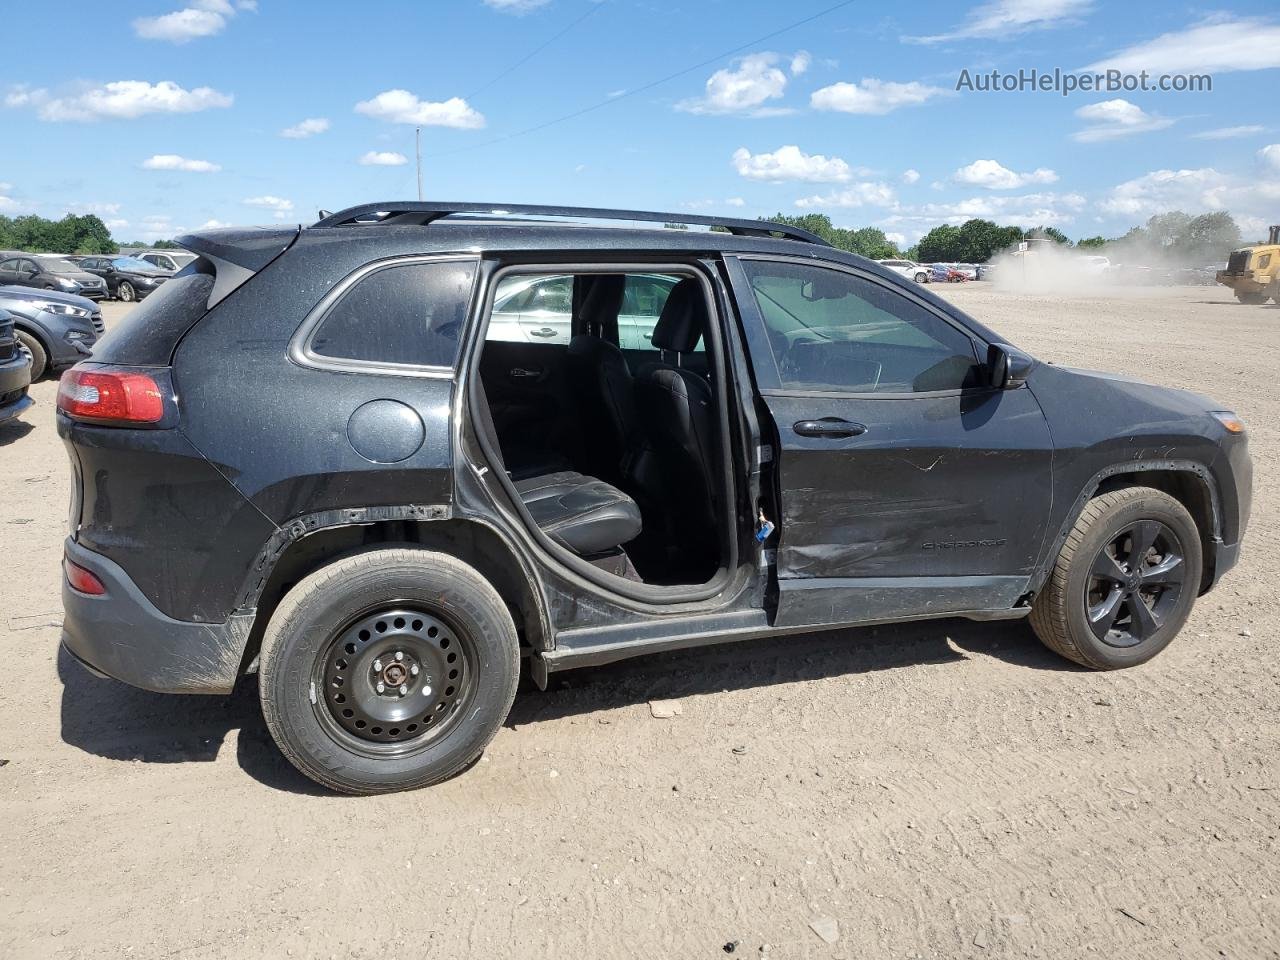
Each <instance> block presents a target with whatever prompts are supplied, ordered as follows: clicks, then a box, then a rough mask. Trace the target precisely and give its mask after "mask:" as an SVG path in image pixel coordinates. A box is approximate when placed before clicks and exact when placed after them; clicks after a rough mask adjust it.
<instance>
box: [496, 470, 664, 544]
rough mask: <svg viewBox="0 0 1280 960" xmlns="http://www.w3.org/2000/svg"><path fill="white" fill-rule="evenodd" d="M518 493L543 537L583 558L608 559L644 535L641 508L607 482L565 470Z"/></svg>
mask: <svg viewBox="0 0 1280 960" xmlns="http://www.w3.org/2000/svg"><path fill="white" fill-rule="evenodd" d="M515 487H516V492H517V493H519V494H520V499H521V501H523V503H524V505H525V508H526V509H527V510H528V511H529V515H530V516H532V517H533V520H534V522H535V523H536V524H537V525H538V526H539V528H541V530H542V532H543V533H545V534H546V535H547V536H549V537H550V538H551V539H552V540H554V541H555V542H556V543H558V544H560V545H561V546H562V547H566V548H568V549H569V550H572V551H573V552H574V553H576V554H578V556H580V557H591V556H596V555H599V554H604V553H608V552H609V551H612V550H615V549H616V548H618V547H620V546H622V545H623V544H624V543H626V542H627V541H629V540H634V539H635V538H636V537H637V536H638V535H639V534H640V528H641V520H640V508H639V507H637V506H636V504H635V501H634V500H632V499H631V498H630V497H628V496H627V495H626V494H625V493H623V492H622V491H621V490H619V489H618V488H617V487H613V486H610V485H609V484H607V483H605V482H604V481H603V480H597V479H595V478H594V477H588V476H584V475H583V474H581V473H574V472H573V471H570V470H563V471H560V472H558V473H549V474H546V475H545V476H541V477H529V478H528V479H526V480H517V481H515Z"/></svg>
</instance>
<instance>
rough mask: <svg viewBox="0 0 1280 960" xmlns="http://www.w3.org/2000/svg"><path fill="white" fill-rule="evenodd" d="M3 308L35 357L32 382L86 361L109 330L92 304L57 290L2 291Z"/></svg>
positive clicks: (28, 288) (32, 362) (95, 306)
mask: <svg viewBox="0 0 1280 960" xmlns="http://www.w3.org/2000/svg"><path fill="white" fill-rule="evenodd" d="M0 308H3V309H5V310H7V311H8V312H9V313H10V314H12V315H13V322H14V326H15V328H16V333H17V337H18V340H19V341H20V342H21V343H22V346H23V348H24V349H26V351H27V352H28V353H29V354H30V355H31V379H32V381H33V382H34V381H36V380H39V379H40V378H41V377H43V376H45V375H46V374H56V373H59V372H61V371H63V370H65V369H66V368H67V367H69V366H71V365H72V364H74V363H77V362H79V361H80V360H83V359H85V358H86V357H88V356H89V354H90V353H92V351H93V346H94V344H95V343H97V342H98V337H100V336H101V335H102V332H103V330H104V329H105V327H104V325H103V322H102V310H101V308H100V307H99V306H98V305H97V304H96V303H94V302H93V301H92V300H88V299H86V298H85V297H80V296H76V295H75V294H70V293H58V292H56V291H54V290H35V289H32V288H30V287H0Z"/></svg>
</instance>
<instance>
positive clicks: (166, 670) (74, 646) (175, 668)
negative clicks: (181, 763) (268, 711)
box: [62, 540, 253, 694]
mask: <svg viewBox="0 0 1280 960" xmlns="http://www.w3.org/2000/svg"><path fill="white" fill-rule="evenodd" d="M66 556H67V559H69V560H71V561H72V562H73V563H76V564H78V565H79V566H81V567H84V568H85V569H86V570H89V571H90V572H91V573H93V574H94V575H95V576H96V577H97V578H98V579H99V580H101V581H102V583H103V585H104V586H105V587H106V589H107V592H106V594H105V595H103V596H90V595H88V594H84V593H80V592H79V591H78V590H73V589H72V588H71V586H70V585H69V584H68V583H67V581H66V578H65V577H64V578H63V581H62V607H63V612H64V616H63V623H62V645H63V646H64V647H66V648H67V651H68V652H69V653H70V654H71V655H72V656H73V657H75V658H76V659H77V660H79V661H81V662H82V663H83V664H85V665H86V666H87V667H88V668H89V669H90V670H91V671H92V672H94V673H98V674H101V675H103V676H107V677H111V678H113V679H115V680H120V681H122V682H124V683H127V684H130V685H131V686H135V687H141V688H142V689H143V690H153V691H155V692H157V693H213V694H223V693H230V692H231V689H232V687H234V686H235V682H236V677H237V675H238V674H239V672H240V661H241V657H242V655H243V653H244V648H245V641H246V640H247V639H248V636H249V628H250V627H251V626H252V623H253V618H252V617H251V616H247V615H242V616H233V617H231V618H229V619H228V620H226V621H225V622H223V623H191V622H189V621H185V620H174V619H172V618H170V617H167V616H165V615H164V614H163V613H161V612H160V611H159V610H157V609H156V607H155V606H154V605H153V604H152V603H151V601H150V600H148V599H147V598H146V597H145V596H144V595H143V593H142V591H141V590H139V589H138V587H137V586H136V585H135V584H134V582H133V581H132V580H131V579H130V577H129V575H128V574H127V573H125V571H124V570H123V569H122V568H121V567H120V566H119V565H118V564H116V563H113V562H112V561H111V560H109V559H107V558H106V557H104V556H102V555H101V554H98V553H94V552H92V551H90V550H86V549H85V548H84V547H81V546H80V545H78V544H77V543H75V542H74V541H72V540H68V541H67V542H66Z"/></svg>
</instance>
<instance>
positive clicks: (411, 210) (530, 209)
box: [312, 200, 831, 247]
mask: <svg viewBox="0 0 1280 960" xmlns="http://www.w3.org/2000/svg"><path fill="white" fill-rule="evenodd" d="M321 212H322V213H323V211H321ZM455 213H466V214H486V215H494V216H517V217H574V218H579V219H583V220H634V221H637V222H640V223H687V224H691V225H694V226H704V227H720V228H721V229H723V230H727V231H728V232H729V233H731V234H734V235H735V236H739V237H781V238H783V239H786V240H800V241H803V242H805V243H817V244H821V245H822V246H824V247H829V246H831V244H829V243H827V241H826V240H823V239H822V238H821V237H819V236H818V235H817V234H815V233H810V232H809V231H808V230H801V229H800V228H799V227H791V226H788V225H786V224H784V223H774V222H773V221H772V220H735V219H733V218H731V217H702V216H691V215H689V214H684V213H655V212H653V211H651V210H609V209H604V208H599V207H548V206H539V205H535V204H527V203H442V202H434V201H430V200H424V201H412V200H396V201H392V202H390V203H362V204H360V205H359V206H356V207H348V208H347V209H346V210H339V211H338V212H337V213H330V214H328V215H326V216H323V217H322V218H321V219H319V220H317V221H316V222H315V223H313V224H312V228H313V229H315V228H328V227H345V226H355V225H359V224H374V223H380V224H390V225H395V226H426V225H427V224H429V223H432V222H434V221H436V220H440V219H443V218H444V217H448V216H451V215H453V214H455Z"/></svg>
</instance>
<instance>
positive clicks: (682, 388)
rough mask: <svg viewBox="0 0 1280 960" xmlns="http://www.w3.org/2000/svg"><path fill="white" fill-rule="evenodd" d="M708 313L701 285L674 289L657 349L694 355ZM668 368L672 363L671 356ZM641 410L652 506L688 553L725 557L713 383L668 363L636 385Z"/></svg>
mask: <svg viewBox="0 0 1280 960" xmlns="http://www.w3.org/2000/svg"><path fill="white" fill-rule="evenodd" d="M707 320H708V317H707V305H706V298H705V297H704V296H703V292H702V287H701V285H700V284H699V283H698V281H697V280H694V279H692V278H687V279H684V280H681V281H680V282H679V283H677V284H676V285H675V286H674V287H672V288H671V293H670V295H669V296H668V297H667V302H666V304H665V305H664V306H663V308H662V315H661V316H660V317H659V318H658V323H657V326H655V327H654V329H653V338H652V340H653V345H654V346H655V347H657V348H658V349H660V350H662V351H664V354H665V353H666V352H671V353H675V354H678V355H679V354H686V353H689V352H691V351H692V350H693V349H694V347H696V346H697V345H698V340H699V339H701V337H702V335H703V332H704V331H705V330H706V327H707ZM664 360H665V356H664ZM635 399H636V409H637V410H638V411H639V418H640V424H641V429H642V431H643V434H644V438H645V453H644V454H642V463H641V464H640V466H639V468H638V470H637V475H636V480H637V482H638V483H639V484H640V485H641V487H642V488H643V490H644V493H645V501H646V503H647V502H649V501H650V500H656V501H657V502H659V503H661V505H662V508H663V515H664V519H665V521H666V522H665V525H666V527H667V530H668V536H669V537H670V538H671V539H672V540H676V541H679V542H680V544H681V546H682V549H683V550H684V551H686V552H689V551H693V552H700V553H703V554H705V555H707V556H710V555H711V554H713V553H716V552H718V546H717V544H718V539H717V537H716V534H715V531H716V527H717V511H716V502H717V498H716V496H715V493H714V491H715V488H716V486H715V464H716V463H717V457H716V455H715V449H716V427H715V424H716V418H715V395H714V393H713V391H712V389H711V384H710V383H709V382H708V381H707V380H706V378H705V377H702V376H700V375H698V374H697V373H694V372H693V371H691V370H687V369H684V368H682V367H680V366H677V365H674V364H670V363H666V362H661V363H650V364H647V365H645V366H644V367H642V368H641V369H640V371H639V372H638V373H637V374H636V378H635Z"/></svg>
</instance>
